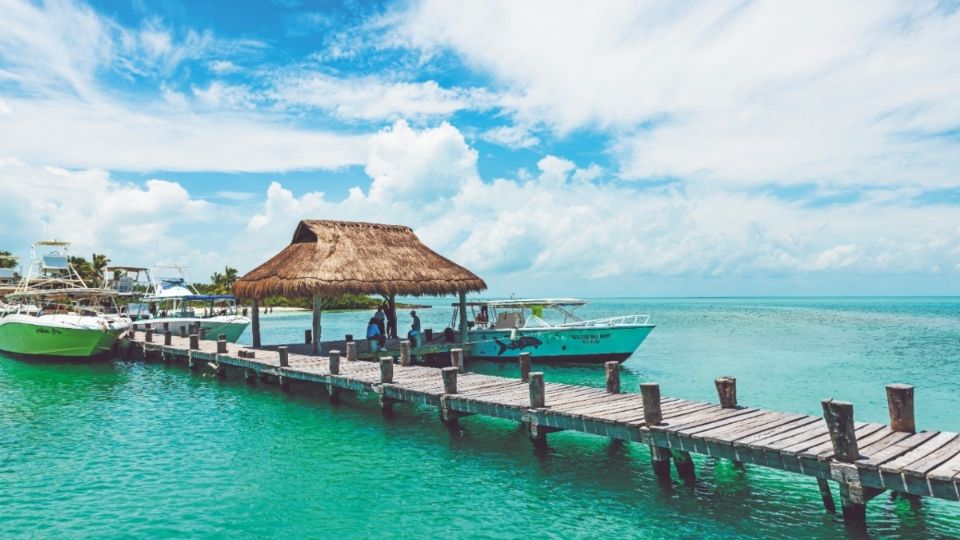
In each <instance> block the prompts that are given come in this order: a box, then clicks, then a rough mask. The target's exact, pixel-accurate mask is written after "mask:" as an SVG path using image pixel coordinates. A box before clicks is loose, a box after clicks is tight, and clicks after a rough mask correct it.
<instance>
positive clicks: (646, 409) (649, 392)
mask: <svg viewBox="0 0 960 540" xmlns="http://www.w3.org/2000/svg"><path fill="white" fill-rule="evenodd" d="M640 396H641V399H642V400H643V421H644V423H645V424H646V426H647V428H648V429H649V428H651V427H653V426H655V425H657V424H659V423H660V422H662V421H663V411H662V410H661V409H660V385H659V384H657V383H652V382H647V383H640ZM650 462H651V465H652V466H653V473H654V474H656V475H657V476H659V477H661V478H668V477H669V476H670V450H669V449H667V448H662V447H660V446H657V445H655V444H653V442H652V441H651V442H650Z"/></svg>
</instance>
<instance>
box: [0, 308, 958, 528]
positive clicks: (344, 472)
mask: <svg viewBox="0 0 960 540" xmlns="http://www.w3.org/2000/svg"><path fill="white" fill-rule="evenodd" d="M588 308H589V309H586V310H584V311H585V313H584V314H585V315H587V316H595V315H596V316H600V315H607V314H609V315H615V314H625V313H631V312H636V311H640V312H648V313H650V314H651V316H652V317H653V322H655V323H657V324H658V327H657V329H656V330H654V332H653V333H652V334H651V336H650V338H649V339H648V341H647V342H646V343H644V345H643V346H642V347H641V349H640V351H639V352H638V354H636V355H634V357H633V358H631V359H630V360H628V362H627V363H626V364H625V371H624V373H623V378H624V384H625V386H626V388H627V389H628V390H631V391H634V390H635V389H636V388H637V385H638V384H639V382H641V381H643V380H656V381H658V382H660V383H661V386H662V389H663V392H664V394H665V395H674V396H682V397H688V398H701V399H714V389H713V385H712V380H713V378H714V377H715V376H717V375H722V374H730V375H734V376H736V377H737V379H738V390H739V396H740V401H741V402H742V403H745V404H749V405H756V406H763V407H769V408H776V409H782V410H788V411H797V412H808V413H813V414H817V413H818V412H819V401H820V399H822V398H824V397H829V396H833V397H838V398H843V399H847V400H851V401H853V402H854V403H855V407H856V416H857V418H858V419H860V420H873V421H880V422H883V421H885V420H886V411H885V401H884V399H885V398H884V392H883V384H884V383H888V382H909V383H912V384H914V385H916V387H917V390H916V393H917V418H918V420H917V421H918V425H919V427H920V428H921V429H922V428H938V429H950V430H954V431H957V430H960V413H958V411H960V369H957V368H958V366H957V363H958V362H960V301H958V300H957V299H802V300H797V299H759V300H758V299H724V300H672V299H671V300H628V299H622V300H620V299H613V300H603V301H597V302H596V303H595V304H592V305H590V306H588ZM421 315H422V316H423V319H424V324H425V326H433V327H434V328H437V329H441V328H443V327H444V326H446V324H447V323H448V318H449V313H448V312H447V311H446V309H445V308H444V309H432V310H423V311H422V312H421ZM366 317H369V314H357V313H342V314H325V315H324V319H323V324H324V327H323V328H324V335H325V337H331V336H335V335H336V336H339V335H342V334H344V333H347V332H353V333H355V334H360V331H361V330H362V328H363V322H364V320H365V318H366ZM263 324H264V335H265V340H266V341H273V342H276V341H284V340H286V341H293V340H296V339H300V338H302V335H303V329H304V328H306V327H307V326H308V324H309V323H308V318H307V317H306V316H305V315H292V316H279V315H277V316H273V317H266V318H264V321H263ZM404 324H406V320H405V318H401V326H403V325H404ZM471 368H472V369H475V370H477V371H483V372H488V373H500V374H504V375H513V374H514V372H515V370H514V368H513V366H508V367H501V366H497V365H493V364H479V365H473V366H471ZM544 371H545V372H546V377H547V380H552V381H565V382H578V383H583V384H593V385H597V386H599V385H601V384H602V378H603V375H602V370H598V369H596V368H559V367H546V368H544ZM463 426H464V427H463V428H462V430H461V431H458V432H455V433H451V432H449V431H447V430H446V429H445V428H444V427H443V426H442V425H441V424H440V423H439V422H438V421H437V414H436V411H435V410H431V409H429V408H425V407H413V406H410V405H398V406H397V407H396V412H395V414H393V415H392V416H389V417H384V416H383V415H382V414H381V413H380V412H379V410H378V409H377V407H376V404H375V401H374V399H373V398H372V397H371V396H356V397H354V396H349V397H347V398H346V399H345V400H344V402H343V403H341V404H339V405H329V404H327V403H326V401H325V399H323V396H320V395H316V396H314V395H309V394H302V393H297V394H292V395H290V394H284V393H282V392H280V391H279V390H277V389H276V388H275V387H264V386H255V387H251V386H247V385H246V384H244V383H242V382H238V381H231V380H227V381H220V380H218V379H215V378H210V377H203V376H199V375H193V374H191V373H190V372H188V371H186V370H184V369H182V368H174V367H169V366H164V365H159V364H143V363H134V362H122V361H113V360H105V361H100V362H96V363H93V364H86V363H62V362H50V361H45V362H37V361H30V362H28V361H23V360H15V359H8V358H0V537H2V538H19V537H58V538H59V537H96V538H115V537H131V536H132V537H151V538H153V537H191V538H197V537H223V536H236V537H277V536H285V537H290V538H298V537H315V538H316V537H399V538H421V537H424V536H428V535H430V536H439V535H445V536H447V537H487V538H515V537H520V536H536V537H541V536H550V537H557V538H568V537H607V538H623V537H650V538H666V537H670V538H675V537H681V538H684V537H686V538H701V537H703V538H709V537H712V538H723V537H733V536H741V537H755V538H793V537H798V536H802V537H814V538H830V537H844V536H851V537H860V536H863V535H870V536H877V537H888V536H906V537H951V536H958V535H960V504H958V503H947V502H940V501H926V502H924V504H923V505H922V508H920V509H919V511H916V510H912V509H911V508H910V506H909V505H908V504H906V503H904V502H902V501H891V500H890V499H889V497H887V496H885V495H884V496H881V497H879V498H878V499H876V500H874V501H873V502H871V503H870V505H869V507H868V523H869V525H868V528H867V530H866V531H856V530H852V529H846V528H844V527H843V525H842V523H841V521H840V520H839V518H837V517H835V516H832V515H830V514H826V513H825V512H824V511H823V509H822V506H821V503H820V499H819V495H818V491H817V487H816V482H814V481H813V480H812V479H810V478H805V477H800V476H797V475H791V474H786V473H778V472H776V471H771V470H767V469H763V468H759V467H752V466H747V470H746V472H740V471H737V470H735V469H733V468H732V467H731V466H730V464H729V463H727V462H724V461H719V462H712V461H707V460H703V459H697V468H698V473H699V479H698V481H697V482H696V484H695V485H683V484H681V483H677V482H674V483H671V484H670V485H661V484H658V482H657V481H656V479H655V478H654V477H653V475H652V473H651V472H650V467H649V460H648V457H647V450H646V449H645V448H643V447H640V446H636V445H622V444H617V443H611V442H610V441H608V440H605V439H602V438H599V437H593V436H588V435H581V434H576V433H557V434H553V435H551V438H550V448H549V449H548V450H547V451H545V452H536V451H534V450H533V449H532V448H531V446H530V444H529V443H528V441H527V440H526V439H525V438H524V436H523V435H522V434H521V433H520V432H519V431H518V429H517V426H516V425H515V424H514V423H511V422H505V421H499V420H493V419H485V418H477V417H471V418H468V419H465V420H464V421H463Z"/></svg>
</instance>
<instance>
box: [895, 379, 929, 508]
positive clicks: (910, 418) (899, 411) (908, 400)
mask: <svg viewBox="0 0 960 540" xmlns="http://www.w3.org/2000/svg"><path fill="white" fill-rule="evenodd" d="M887 410H888V411H889V413H890V429H892V430H894V431H904V432H907V433H916V432H917V424H916V421H915V419H914V414H913V385H909V384H888V385H887ZM894 494H895V495H896V496H898V497H901V498H903V499H906V500H908V501H910V503H911V504H913V505H917V504H920V501H921V500H922V499H921V497H918V496H916V495H914V494H912V493H907V492H903V491H901V492H894Z"/></svg>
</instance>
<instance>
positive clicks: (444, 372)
mask: <svg viewBox="0 0 960 540" xmlns="http://www.w3.org/2000/svg"><path fill="white" fill-rule="evenodd" d="M459 372H460V370H458V369H457V368H456V367H454V366H451V367H445V368H443V369H441V370H440V374H441V376H442V377H443V393H444V394H456V393H457V373H459Z"/></svg>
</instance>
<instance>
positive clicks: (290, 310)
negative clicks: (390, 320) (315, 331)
mask: <svg viewBox="0 0 960 540" xmlns="http://www.w3.org/2000/svg"><path fill="white" fill-rule="evenodd" d="M432 307H433V306H427V305H421V304H397V310H398V311H399V310H401V309H430V308H432ZM264 309H269V310H270V312H269V313H264V311H263V310H264ZM324 311H326V312H328V313H340V312H344V311H376V308H373V309H371V308H368V307H355V308H337V309H325V310H324ZM301 312H304V313H309V312H310V310H309V309H307V308H301V307H289V306H277V307H269V308H263V307H262V308H260V314H261V315H270V314H273V313H277V314H280V313H301Z"/></svg>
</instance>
